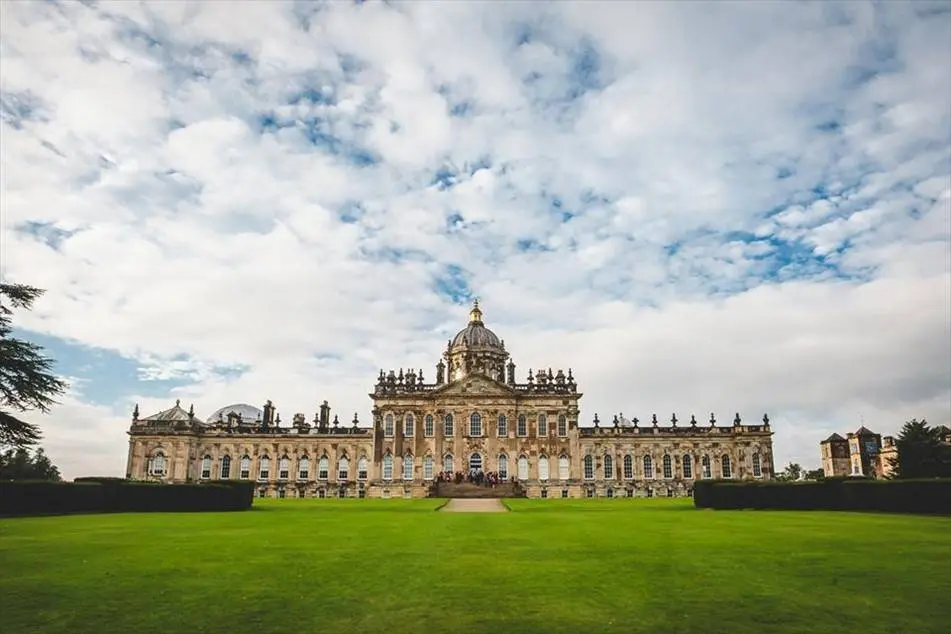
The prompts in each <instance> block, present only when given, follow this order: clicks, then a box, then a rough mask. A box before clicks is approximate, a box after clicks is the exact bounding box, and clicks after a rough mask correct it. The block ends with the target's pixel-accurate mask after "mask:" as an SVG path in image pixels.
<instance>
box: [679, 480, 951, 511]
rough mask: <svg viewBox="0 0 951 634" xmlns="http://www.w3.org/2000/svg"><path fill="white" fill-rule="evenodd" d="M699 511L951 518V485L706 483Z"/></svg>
mask: <svg viewBox="0 0 951 634" xmlns="http://www.w3.org/2000/svg"><path fill="white" fill-rule="evenodd" d="M693 500H694V505H695V506H696V507H697V508H712V509H786V510H830V511H890V512H895V513H941V514H951V479H933V480H870V479H861V478H860V479H842V478H832V479H828V480H820V481H817V482H777V481H768V482H736V481H730V480H701V481H699V482H697V483H696V484H694V489H693Z"/></svg>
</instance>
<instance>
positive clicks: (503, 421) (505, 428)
mask: <svg viewBox="0 0 951 634" xmlns="http://www.w3.org/2000/svg"><path fill="white" fill-rule="evenodd" d="M496 428H497V429H498V432H499V437H500V438H505V437H506V436H508V435H509V421H508V419H507V418H505V414H499V421H498V425H496Z"/></svg>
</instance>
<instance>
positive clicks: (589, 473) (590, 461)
mask: <svg viewBox="0 0 951 634" xmlns="http://www.w3.org/2000/svg"><path fill="white" fill-rule="evenodd" d="M584 479H585V480H594V456H585V457H584Z"/></svg>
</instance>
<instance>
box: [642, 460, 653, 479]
mask: <svg viewBox="0 0 951 634" xmlns="http://www.w3.org/2000/svg"><path fill="white" fill-rule="evenodd" d="M644 477H645V478H647V479H648V480H650V479H651V478H653V477H654V461H653V460H652V459H651V457H650V456H644Z"/></svg>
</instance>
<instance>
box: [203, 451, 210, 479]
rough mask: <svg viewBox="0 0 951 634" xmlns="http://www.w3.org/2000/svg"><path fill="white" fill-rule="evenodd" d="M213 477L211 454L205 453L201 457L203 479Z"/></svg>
mask: <svg viewBox="0 0 951 634" xmlns="http://www.w3.org/2000/svg"><path fill="white" fill-rule="evenodd" d="M210 478H211V456H209V455H207V454H206V455H205V457H204V458H202V459H201V479H202V480H208V479H210Z"/></svg>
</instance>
